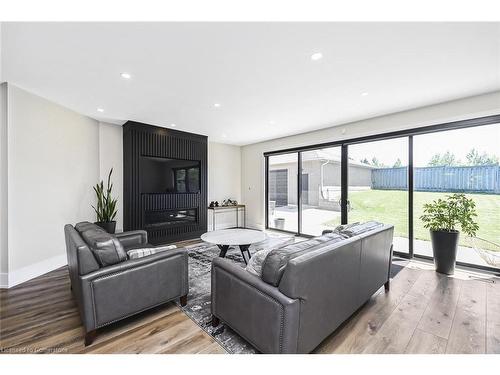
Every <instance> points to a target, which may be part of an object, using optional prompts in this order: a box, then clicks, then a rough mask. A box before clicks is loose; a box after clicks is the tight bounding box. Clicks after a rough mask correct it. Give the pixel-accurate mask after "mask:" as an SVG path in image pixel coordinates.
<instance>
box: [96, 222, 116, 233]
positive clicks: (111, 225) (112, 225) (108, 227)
mask: <svg viewBox="0 0 500 375" xmlns="http://www.w3.org/2000/svg"><path fill="white" fill-rule="evenodd" d="M94 224H96V225H99V226H100V227H101V228H102V229H104V230H105V231H106V232H108V233H111V234H114V233H115V229H116V221H96V222H95V223H94Z"/></svg>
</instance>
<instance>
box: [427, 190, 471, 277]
mask: <svg viewBox="0 0 500 375" xmlns="http://www.w3.org/2000/svg"><path fill="white" fill-rule="evenodd" d="M476 217H477V212H476V203H475V202H474V201H473V200H472V199H470V198H467V197H466V196H465V194H452V195H447V196H446V197H445V199H437V200H435V201H434V202H432V203H427V204H424V214H423V215H422V216H420V220H422V221H423V222H424V227H425V228H428V229H429V230H430V232H431V241H432V251H433V253H434V263H435V264H436V271H437V272H440V273H444V274H447V275H452V274H453V273H454V271H455V261H456V258H457V247H458V239H459V236H460V232H459V231H458V230H457V228H458V226H460V229H462V232H464V233H465V234H467V235H468V236H471V237H473V236H475V235H476V231H477V230H478V229H479V225H477V223H476V222H475V221H474V220H475V218H476Z"/></svg>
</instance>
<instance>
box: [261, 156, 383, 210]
mask: <svg viewBox="0 0 500 375" xmlns="http://www.w3.org/2000/svg"><path fill="white" fill-rule="evenodd" d="M373 168H374V167H372V166H370V165H368V164H364V163H360V162H355V161H352V160H351V161H349V187H350V188H357V189H359V188H362V189H364V188H366V189H368V188H370V186H371V183H372V181H371V171H372V169H373ZM297 175H298V173H297V159H296V155H295V154H285V155H279V156H274V157H273V159H272V161H271V162H270V164H269V200H270V201H274V202H275V205H276V207H281V206H287V205H296V204H297ZM340 175H341V173H340V154H339V153H337V152H332V151H330V150H314V151H308V152H304V153H302V204H304V205H309V206H316V207H319V208H330V209H333V210H338V209H339V205H338V202H339V200H340Z"/></svg>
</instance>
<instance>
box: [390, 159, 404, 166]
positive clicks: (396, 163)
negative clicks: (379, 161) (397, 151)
mask: <svg viewBox="0 0 500 375" xmlns="http://www.w3.org/2000/svg"><path fill="white" fill-rule="evenodd" d="M402 165H403V163H401V159H400V158H398V160H396V162H395V163H394V165H393V166H392V167H393V168H399V167H401V166H402Z"/></svg>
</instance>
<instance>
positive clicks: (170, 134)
mask: <svg viewBox="0 0 500 375" xmlns="http://www.w3.org/2000/svg"><path fill="white" fill-rule="evenodd" d="M123 138H124V140H123V145H124V149H123V152H124V186H127V188H125V189H124V206H125V207H124V229H125V230H134V229H143V228H144V223H143V218H144V211H146V210H165V209H175V208H178V209H185V208H197V209H198V223H196V224H187V225H183V226H175V227H170V228H165V229H161V230H155V231H150V232H148V235H149V239H150V241H151V242H152V243H166V242H172V241H177V240H181V239H188V238H194V237H197V236H199V234H200V233H202V232H204V231H206V227H207V224H206V223H207V212H206V207H207V192H208V181H207V180H208V178H207V176H208V155H207V137H205V136H202V135H197V134H191V133H186V132H181V131H176V130H171V129H164V128H160V127H156V126H151V125H146V124H141V123H136V122H132V121H129V122H127V123H126V124H125V125H124V132H123ZM142 155H148V156H156V157H165V158H174V159H186V160H197V161H200V167H201V170H200V193H185V194H141V192H140V178H139V177H140V173H141V171H140V158H141V156H142Z"/></svg>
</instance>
